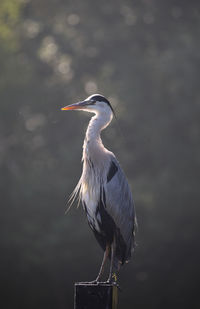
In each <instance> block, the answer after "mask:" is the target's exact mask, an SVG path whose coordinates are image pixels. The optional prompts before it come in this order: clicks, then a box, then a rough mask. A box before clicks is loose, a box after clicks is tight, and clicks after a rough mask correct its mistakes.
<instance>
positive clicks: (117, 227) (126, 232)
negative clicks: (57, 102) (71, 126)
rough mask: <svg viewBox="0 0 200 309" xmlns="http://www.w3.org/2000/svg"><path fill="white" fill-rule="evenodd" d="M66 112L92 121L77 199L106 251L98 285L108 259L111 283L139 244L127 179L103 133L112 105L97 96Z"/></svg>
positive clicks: (86, 142) (69, 108)
mask: <svg viewBox="0 0 200 309" xmlns="http://www.w3.org/2000/svg"><path fill="white" fill-rule="evenodd" d="M63 109H64V110H71V109H77V110H84V111H87V112H92V113H94V114H95V115H94V116H93V117H92V118H91V120H90V122H89V125H88V128H87V131H86V136H85V140H84V144H83V156H82V160H83V171H82V175H81V178H80V180H79V182H78V185H77V187H76V188H75V190H74V192H73V195H74V196H76V194H77V193H79V195H80V200H81V202H82V205H83V208H84V211H85V213H86V216H87V220H88V224H89V226H90V227H91V229H92V231H93V232H94V235H95V237H96V239H97V241H98V242H99V244H100V246H101V247H102V249H103V250H104V258H103V262H102V265H101V268H100V272H99V274H98V276H97V279H96V281H95V282H98V281H99V279H100V277H101V276H102V273H103V268H104V264H105V262H106V260H107V258H108V257H110V259H111V265H110V273H109V278H108V281H109V282H111V281H112V280H113V273H116V272H117V271H119V269H120V266H121V265H123V264H124V263H125V262H126V261H128V260H129V259H130V257H131V252H132V249H133V248H134V245H135V241H134V236H135V227H136V216H135V210H134V203H133V198H132V194H131V190H130V188H129V185H128V182H127V179H126V177H125V175H124V173H123V171H122V169H121V167H120V165H119V162H118V161H117V159H116V157H115V155H114V154H113V153H112V152H111V151H109V150H108V149H106V148H105V147H104V145H103V143H102V140H101V136H100V134H101V131H102V130H103V129H105V128H106V127H107V126H108V125H109V123H110V122H111V120H112V118H113V109H112V107H111V105H110V102H109V101H108V100H107V99H106V98H105V97H103V96H101V95H98V94H95V95H92V96H90V97H88V98H87V99H86V100H85V101H83V102H79V103H76V104H71V105H69V106H66V107H64V108H63Z"/></svg>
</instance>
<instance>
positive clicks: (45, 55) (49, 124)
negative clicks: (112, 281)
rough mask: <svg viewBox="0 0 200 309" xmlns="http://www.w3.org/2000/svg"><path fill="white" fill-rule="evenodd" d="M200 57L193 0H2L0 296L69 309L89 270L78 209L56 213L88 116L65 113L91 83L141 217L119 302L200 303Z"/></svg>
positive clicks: (89, 241) (69, 186) (88, 239)
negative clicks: (108, 114) (102, 101)
mask: <svg viewBox="0 0 200 309" xmlns="http://www.w3.org/2000/svg"><path fill="white" fill-rule="evenodd" d="M199 69H200V3H199V1H192V0H190V1H188V0H187V1H186V0H180V1H178V0H168V1H158V0H132V1H131V0H130V1H128V0H124V1H118V0H116V1H108V0H107V1H105V0H102V1H92V0H85V1H72V0H71V1H70V0H65V1H64V0H42V1H41V0H1V1H0V190H1V195H0V196H1V202H0V249H1V255H0V283H1V294H2V296H1V299H0V301H1V302H2V305H1V308H3V309H11V308H16V309H17V308H20V309H25V308H26V309H27V308H28V309H35V308H37V309H42V308H48V309H53V308H57V309H58V308H59V309H68V308H73V283H74V282H76V281H87V280H93V279H94V278H95V276H96V274H97V271H98V269H99V265H100V263H101V259H102V254H103V252H102V250H101V248H100V247H99V246H98V244H97V242H96V240H95V239H94V237H93V235H92V232H91V231H90V230H89V227H88V225H87V222H86V219H85V216H84V213H83V211H82V209H81V207H80V208H79V209H78V210H77V209H76V207H74V208H72V209H71V211H70V212H69V213H68V214H67V215H65V214H64V213H65V210H66V207H67V206H66V203H67V199H68V196H69V194H70V193H71V192H72V190H73V188H74V187H75V185H76V183H77V181H78V179H79V177H80V175H81V163H80V160H81V152H82V143H83V138H84V133H85V128H86V126H87V123H88V120H89V117H88V115H86V114H83V113H78V112H61V111H60V108H61V107H63V106H65V105H67V104H70V103H74V102H76V101H77V100H81V99H84V98H86V97H87V96H88V95H90V94H92V93H101V94H103V95H105V96H106V97H107V98H108V99H110V101H111V103H112V105H113V107H114V109H115V110H116V114H117V117H118V123H117V122H116V121H115V120H113V122H112V125H111V126H110V127H109V128H107V130H106V131H105V132H103V141H104V143H105V145H106V146H107V147H108V148H109V149H110V150H112V151H113V152H114V153H115V154H116V156H117V158H118V159H119V161H120V163H121V165H122V167H123V169H124V171H125V173H126V175H127V177H128V179H129V182H130V185H131V187H132V190H133V195H134V200H135V204H136V210H137V216H138V222H139V231H138V234H137V244H138V246H137V249H136V253H135V255H134V257H133V259H132V260H131V262H130V263H129V264H128V265H125V266H124V267H123V268H122V270H121V277H120V284H121V288H122V293H120V304H119V309H122V308H125V309H131V308H135V309H144V308H148V309H151V308H152V309H156V308H162V309H165V308H166V309H168V308H170V309H173V308H180V307H181V308H192V309H193V308H199V290H198V285H197V283H198V279H199V273H200V272H199V270H200V267H199V259H200V250H199V215H200V208H199V201H200V194H199V168H200V143H199V140H200V138H199V127H200V84H199V80H200V74H199ZM119 127H120V128H119Z"/></svg>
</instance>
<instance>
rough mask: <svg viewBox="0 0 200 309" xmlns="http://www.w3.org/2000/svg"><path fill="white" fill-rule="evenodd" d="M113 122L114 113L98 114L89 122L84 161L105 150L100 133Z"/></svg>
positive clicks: (84, 145)
mask: <svg viewBox="0 0 200 309" xmlns="http://www.w3.org/2000/svg"><path fill="white" fill-rule="evenodd" d="M111 120H112V112H110V113H96V115H95V116H93V117H92V118H91V120H90V122H89V125H88V128H87V131H86V135H85V140H84V144H83V160H84V159H85V157H88V156H89V157H93V154H94V153H96V152H98V151H101V150H102V149H104V146H103V144H102V141H101V136H100V133H101V131H102V130H103V129H105V128H106V127H107V126H108V125H109V123H110V122H111Z"/></svg>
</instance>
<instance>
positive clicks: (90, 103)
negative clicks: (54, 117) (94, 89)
mask: <svg viewBox="0 0 200 309" xmlns="http://www.w3.org/2000/svg"><path fill="white" fill-rule="evenodd" d="M61 110H82V111H86V112H90V113H95V114H98V113H106V114H113V113H114V111H113V108H112V106H111V104H110V102H109V101H108V100H107V99H106V98H105V97H104V96H102V95H100V94H92V95H91V96H89V97H88V98H87V99H86V100H84V101H81V102H78V103H74V104H71V105H67V106H65V107H63V108H61Z"/></svg>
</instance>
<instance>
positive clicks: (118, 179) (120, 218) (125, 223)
mask: <svg viewBox="0 0 200 309" xmlns="http://www.w3.org/2000/svg"><path fill="white" fill-rule="evenodd" d="M113 164H114V165H115V173H114V175H113V177H112V178H111V179H110V178H109V181H107V182H106V183H105V184H104V191H105V198H106V202H105V207H106V211H107V212H108V214H109V215H110V216H111V217H112V219H113V220H114V222H115V224H116V226H117V228H118V229H119V230H120V233H121V235H122V237H123V240H124V242H125V244H126V253H125V259H127V260H128V259H129V258H130V256H131V249H132V248H133V247H134V245H135V241H134V236H135V228H136V215H135V209H134V202H133V197H132V193H131V190H130V187H129V185H128V182H127V179H126V176H125V175H124V172H123V171H122V169H121V167H120V165H119V163H118V161H117V160H116V158H115V157H114V156H113V158H112V162H111V166H112V168H113ZM108 174H109V172H108Z"/></svg>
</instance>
